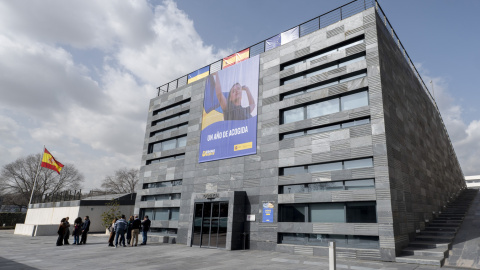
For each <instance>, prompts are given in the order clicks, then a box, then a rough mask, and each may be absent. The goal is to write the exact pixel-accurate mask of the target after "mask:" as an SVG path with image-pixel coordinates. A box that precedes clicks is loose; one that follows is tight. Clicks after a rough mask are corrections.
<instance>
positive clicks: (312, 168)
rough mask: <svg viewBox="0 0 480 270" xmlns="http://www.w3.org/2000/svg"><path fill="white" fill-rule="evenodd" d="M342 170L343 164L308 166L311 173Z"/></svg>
mask: <svg viewBox="0 0 480 270" xmlns="http://www.w3.org/2000/svg"><path fill="white" fill-rule="evenodd" d="M341 169H342V162H331V163H324V164H316V165H309V166H308V172H309V173H317V172H327V171H337V170H341Z"/></svg>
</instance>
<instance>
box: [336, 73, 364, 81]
mask: <svg viewBox="0 0 480 270" xmlns="http://www.w3.org/2000/svg"><path fill="white" fill-rule="evenodd" d="M365 76H367V73H362V74H359V75H355V76H350V77H348V78H345V79H341V80H340V83H343V82H348V81H351V80H355V79H358V78H363V77H365Z"/></svg>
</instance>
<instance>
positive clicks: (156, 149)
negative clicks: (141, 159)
mask: <svg viewBox="0 0 480 270" xmlns="http://www.w3.org/2000/svg"><path fill="white" fill-rule="evenodd" d="M160 151H162V143H161V142H159V143H155V144H153V147H152V152H150V153H154V152H160Z"/></svg>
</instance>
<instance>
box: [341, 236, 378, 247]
mask: <svg viewBox="0 0 480 270" xmlns="http://www.w3.org/2000/svg"><path fill="white" fill-rule="evenodd" d="M347 237H348V239H347V243H348V246H351V247H355V248H370V249H372V248H373V249H376V248H379V244H378V236H365V235H348V236H347Z"/></svg>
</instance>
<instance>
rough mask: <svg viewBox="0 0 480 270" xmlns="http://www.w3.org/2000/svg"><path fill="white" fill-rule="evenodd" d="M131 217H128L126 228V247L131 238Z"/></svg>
mask: <svg viewBox="0 0 480 270" xmlns="http://www.w3.org/2000/svg"><path fill="white" fill-rule="evenodd" d="M133 220H134V219H133V216H130V218H129V219H128V222H127V224H128V226H127V245H130V240H131V238H132V226H133Z"/></svg>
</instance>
